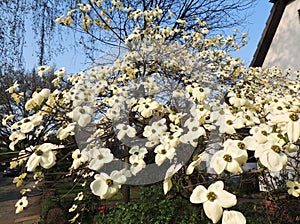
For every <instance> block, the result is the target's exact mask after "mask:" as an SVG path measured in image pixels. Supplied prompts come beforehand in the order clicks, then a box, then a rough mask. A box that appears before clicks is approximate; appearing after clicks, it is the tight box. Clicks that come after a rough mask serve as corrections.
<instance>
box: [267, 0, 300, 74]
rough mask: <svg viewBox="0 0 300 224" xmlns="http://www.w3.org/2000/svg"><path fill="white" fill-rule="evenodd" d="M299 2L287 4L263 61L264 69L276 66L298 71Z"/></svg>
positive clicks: (299, 56) (299, 46)
mask: <svg viewBox="0 0 300 224" xmlns="http://www.w3.org/2000/svg"><path fill="white" fill-rule="evenodd" d="M298 10H300V0H296V1H292V2H291V3H289V4H288V5H287V6H286V8H285V11H284V13H283V15H282V18H281V20H280V23H279V26H278V28H277V30H276V33H275V35H274V38H273V41H272V43H271V46H270V48H269V51H268V53H267V55H266V58H265V60H264V63H263V66H262V67H264V68H268V67H271V66H274V65H276V66H278V67H279V69H282V70H285V69H287V68H292V69H293V70H300V16H299V13H298Z"/></svg>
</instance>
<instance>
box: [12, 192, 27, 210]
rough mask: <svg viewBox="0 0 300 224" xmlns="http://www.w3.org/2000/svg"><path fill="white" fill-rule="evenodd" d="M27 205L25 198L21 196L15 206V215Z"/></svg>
mask: <svg viewBox="0 0 300 224" xmlns="http://www.w3.org/2000/svg"><path fill="white" fill-rule="evenodd" d="M27 205H28V201H27V197H26V196H23V197H22V198H21V199H20V200H19V201H17V203H16V204H15V207H16V214H18V213H20V212H22V211H23V210H24V208H26V207H27Z"/></svg>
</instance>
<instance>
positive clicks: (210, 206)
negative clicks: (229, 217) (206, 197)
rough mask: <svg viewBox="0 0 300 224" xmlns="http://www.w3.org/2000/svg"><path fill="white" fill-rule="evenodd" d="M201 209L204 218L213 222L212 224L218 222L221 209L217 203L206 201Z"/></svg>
mask: <svg viewBox="0 0 300 224" xmlns="http://www.w3.org/2000/svg"><path fill="white" fill-rule="evenodd" d="M203 208H204V212H205V214H206V216H207V217H208V218H210V219H211V220H212V221H213V223H217V222H218V221H219V220H220V218H221V216H222V213H223V208H222V207H221V206H219V205H218V204H217V203H215V202H211V201H206V202H205V203H204V204H203Z"/></svg>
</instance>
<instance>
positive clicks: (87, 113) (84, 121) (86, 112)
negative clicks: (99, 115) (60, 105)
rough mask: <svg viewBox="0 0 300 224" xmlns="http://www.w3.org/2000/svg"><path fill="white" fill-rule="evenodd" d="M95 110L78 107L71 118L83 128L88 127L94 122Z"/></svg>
mask: <svg viewBox="0 0 300 224" xmlns="http://www.w3.org/2000/svg"><path fill="white" fill-rule="evenodd" d="M93 112H94V111H93V109H92V108H90V107H88V106H83V107H81V106H80V107H76V108H75V109H74V110H73V111H72V113H71V114H70V117H71V118H73V119H74V121H76V122H77V123H78V125H79V126H81V127H86V126H87V125H88V124H89V123H90V122H91V121H92V114H93Z"/></svg>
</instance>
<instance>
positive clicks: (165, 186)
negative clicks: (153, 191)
mask: <svg viewBox="0 0 300 224" xmlns="http://www.w3.org/2000/svg"><path fill="white" fill-rule="evenodd" d="M181 167H182V164H177V165H175V164H173V165H172V166H170V167H169V169H168V170H167V172H166V176H165V179H164V182H163V189H164V193H165V194H167V193H168V192H169V191H170V190H171V188H172V186H173V184H172V181H171V178H172V177H173V176H174V174H175V173H177V171H178V170H179V169H180V168H181Z"/></svg>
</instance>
